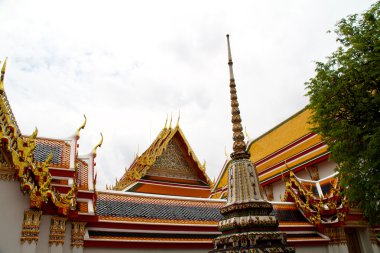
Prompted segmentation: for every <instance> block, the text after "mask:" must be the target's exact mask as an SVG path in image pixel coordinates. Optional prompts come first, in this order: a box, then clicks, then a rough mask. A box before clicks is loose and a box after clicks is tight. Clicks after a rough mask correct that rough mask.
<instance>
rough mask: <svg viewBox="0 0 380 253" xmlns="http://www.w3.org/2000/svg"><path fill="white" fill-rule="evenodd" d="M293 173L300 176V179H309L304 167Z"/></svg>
mask: <svg viewBox="0 0 380 253" xmlns="http://www.w3.org/2000/svg"><path fill="white" fill-rule="evenodd" d="M295 175H296V177H298V178H301V179H306V180H310V179H311V178H310V174H309V172H307V171H306V170H305V169H303V170H301V171H298V172H297V173H295Z"/></svg>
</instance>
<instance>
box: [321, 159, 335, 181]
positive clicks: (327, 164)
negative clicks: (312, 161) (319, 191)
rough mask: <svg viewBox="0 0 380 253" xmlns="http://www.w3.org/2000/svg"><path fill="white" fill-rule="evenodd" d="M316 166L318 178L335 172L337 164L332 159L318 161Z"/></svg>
mask: <svg viewBox="0 0 380 253" xmlns="http://www.w3.org/2000/svg"><path fill="white" fill-rule="evenodd" d="M317 166H318V171H319V178H320V179H323V178H325V177H328V176H331V175H332V174H334V173H335V168H336V166H337V164H336V163H335V162H333V161H324V162H321V163H318V164H317Z"/></svg>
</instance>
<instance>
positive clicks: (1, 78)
mask: <svg viewBox="0 0 380 253" xmlns="http://www.w3.org/2000/svg"><path fill="white" fill-rule="evenodd" d="M7 59H8V57H7V58H5V61H4V64H3V67H2V68H1V76H0V91H4V75H5V69H6V67H7Z"/></svg>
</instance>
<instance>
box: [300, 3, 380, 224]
mask: <svg viewBox="0 0 380 253" xmlns="http://www.w3.org/2000/svg"><path fill="white" fill-rule="evenodd" d="M335 33H336V35H337V42H338V43H339V45H340V46H339V47H338V49H337V50H336V51H335V52H334V53H332V54H331V56H329V57H328V58H327V61H326V63H322V62H317V63H316V75H315V77H313V78H311V79H310V80H309V82H307V83H306V88H307V91H308V93H307V95H308V96H309V98H310V104H309V107H310V108H311V109H312V110H313V115H312V118H311V122H312V123H314V125H315V128H314V129H313V130H314V131H315V132H317V133H320V134H321V135H322V137H323V139H324V140H325V141H326V143H327V144H328V145H329V149H330V151H331V156H332V159H333V160H334V161H336V162H337V163H338V169H339V172H340V175H341V184H342V186H343V188H344V189H345V194H346V196H347V197H348V200H349V201H350V202H352V203H355V204H358V205H359V207H360V208H362V210H363V212H364V214H365V215H366V216H367V217H368V218H369V221H370V222H371V223H373V224H374V223H376V224H380V95H379V92H380V91H379V88H380V1H378V2H376V3H375V4H373V5H372V6H371V7H370V9H369V10H368V11H366V12H364V13H363V14H361V15H358V14H354V15H350V16H348V17H346V18H344V19H342V20H340V21H339V22H338V23H337V25H336V30H335Z"/></svg>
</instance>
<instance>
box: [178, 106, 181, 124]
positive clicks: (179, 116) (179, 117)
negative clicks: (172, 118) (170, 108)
mask: <svg viewBox="0 0 380 253" xmlns="http://www.w3.org/2000/svg"><path fill="white" fill-rule="evenodd" d="M180 119H181V110H179V111H178V119H177V127H178V126H179V120H180Z"/></svg>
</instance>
